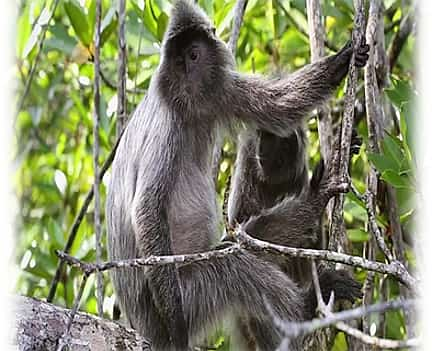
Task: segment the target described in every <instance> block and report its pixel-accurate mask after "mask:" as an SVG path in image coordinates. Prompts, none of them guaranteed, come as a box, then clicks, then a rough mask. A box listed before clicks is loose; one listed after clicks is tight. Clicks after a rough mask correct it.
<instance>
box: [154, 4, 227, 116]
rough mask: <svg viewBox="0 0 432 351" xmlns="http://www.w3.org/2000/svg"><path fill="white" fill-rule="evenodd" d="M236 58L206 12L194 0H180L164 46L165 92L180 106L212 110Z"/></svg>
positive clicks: (161, 76) (161, 80)
mask: <svg viewBox="0 0 432 351" xmlns="http://www.w3.org/2000/svg"><path fill="white" fill-rule="evenodd" d="M233 61H234V60H233V58H232V55H231V53H230V51H229V50H228V48H227V46H226V45H225V43H224V42H223V41H222V40H220V39H219V38H218V37H217V36H216V35H215V28H214V27H213V25H212V24H211V22H210V20H209V19H208V17H207V16H206V15H205V13H204V12H203V11H202V10H201V9H200V8H199V7H198V6H196V5H195V4H193V3H192V2H191V1H177V2H176V3H175V6H174V8H173V10H172V13H171V17H170V23H169V24H168V29H167V32H166V33H165V37H164V41H163V46H162V57H161V64H160V66H159V77H158V78H159V79H158V81H159V87H160V88H161V89H162V96H163V97H164V98H165V99H167V100H168V102H169V103H170V104H172V105H174V106H175V107H176V108H177V109H182V110H185V109H190V110H191V111H194V112H195V114H196V112H197V111H199V110H200V109H202V110H203V111H205V108H206V109H207V110H209V109H210V107H209V101H214V100H215V98H213V96H216V94H217V93H218V91H219V90H220V89H222V88H223V85H224V84H223V83H224V78H225V73H224V72H226V68H228V67H232V66H233Z"/></svg>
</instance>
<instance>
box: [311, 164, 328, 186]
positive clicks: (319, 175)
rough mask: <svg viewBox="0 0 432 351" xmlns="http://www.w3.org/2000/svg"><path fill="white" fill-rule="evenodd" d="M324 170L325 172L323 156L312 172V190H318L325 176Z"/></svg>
mask: <svg viewBox="0 0 432 351" xmlns="http://www.w3.org/2000/svg"><path fill="white" fill-rule="evenodd" d="M324 172H325V164H324V159H323V158H321V160H320V161H319V163H318V164H317V165H316V167H315V169H314V171H313V173H312V178H311V180H310V189H311V191H312V192H318V189H319V186H320V184H321V181H322V179H323V176H324Z"/></svg>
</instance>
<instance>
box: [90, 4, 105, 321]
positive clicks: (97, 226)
mask: <svg viewBox="0 0 432 351" xmlns="http://www.w3.org/2000/svg"><path fill="white" fill-rule="evenodd" d="M101 1H102V0H97V1H96V21H95V31H94V33H95V38H94V43H95V49H94V92H93V93H94V97H93V98H94V112H93V121H94V122H93V169H94V177H95V180H94V185H93V188H94V190H93V192H94V198H95V204H94V230H95V241H96V262H97V263H100V262H101V260H102V228H101V214H100V202H101V199H100V193H99V186H100V180H99V172H100V171H99V123H100V115H101V112H100V76H99V71H100V45H101V17H102V2H101ZM96 298H97V308H98V315H99V316H103V298H104V293H103V276H102V274H101V273H97V275H96Z"/></svg>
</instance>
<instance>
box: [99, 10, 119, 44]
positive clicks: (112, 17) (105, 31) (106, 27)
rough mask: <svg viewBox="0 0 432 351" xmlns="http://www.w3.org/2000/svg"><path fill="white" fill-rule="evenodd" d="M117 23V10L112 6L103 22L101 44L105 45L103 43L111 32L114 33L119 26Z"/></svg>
mask: <svg viewBox="0 0 432 351" xmlns="http://www.w3.org/2000/svg"><path fill="white" fill-rule="evenodd" d="M117 24H118V20H117V16H116V11H115V9H114V8H113V7H111V8H110V9H109V10H108V13H107V14H106V16H105V18H104V19H103V21H102V23H101V27H102V28H101V30H102V33H101V46H103V44H105V42H106V41H107V40H108V39H109V37H110V36H111V34H112V33H114V31H115V30H116V28H117Z"/></svg>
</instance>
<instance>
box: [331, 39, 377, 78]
mask: <svg viewBox="0 0 432 351" xmlns="http://www.w3.org/2000/svg"><path fill="white" fill-rule="evenodd" d="M353 52H354V64H355V66H356V67H364V66H365V65H366V62H367V60H368V58H369V55H368V52H369V45H368V44H366V38H365V37H364V36H362V38H361V40H360V45H359V47H358V49H357V50H354V47H353V42H352V40H351V39H350V40H348V42H347V43H346V44H345V46H344V47H343V48H342V49H340V50H339V52H338V53H337V54H336V58H337V60H338V61H339V62H344V63H345V64H346V70H347V69H348V63H349V62H350V59H351V56H352V54H353ZM345 74H346V72H345Z"/></svg>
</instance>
